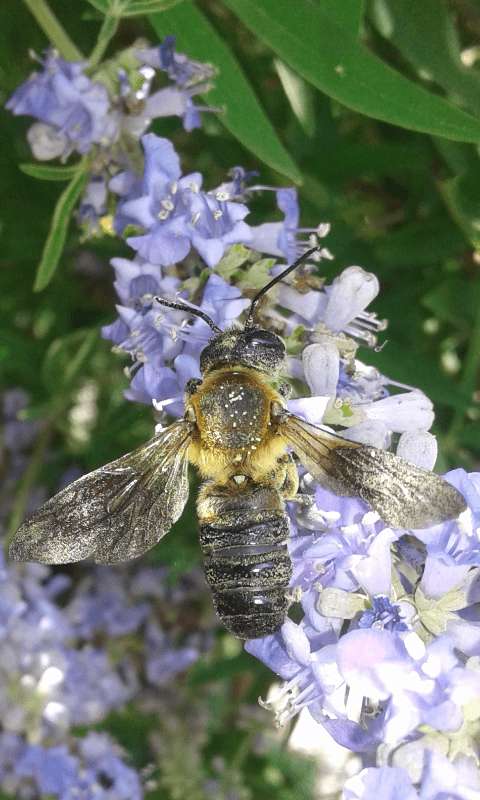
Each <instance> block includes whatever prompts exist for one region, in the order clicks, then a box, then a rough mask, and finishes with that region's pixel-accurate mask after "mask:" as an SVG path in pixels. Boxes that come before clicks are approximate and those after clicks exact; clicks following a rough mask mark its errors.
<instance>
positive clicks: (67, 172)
mask: <svg viewBox="0 0 480 800" xmlns="http://www.w3.org/2000/svg"><path fill="white" fill-rule="evenodd" d="M19 167H20V169H21V170H22V172H24V173H25V175H30V176H31V177H32V178H38V179H39V180H41V181H70V180H71V179H72V178H73V177H74V176H75V175H76V174H77V171H78V165H75V166H74V167H51V166H49V165H47V164H19Z"/></svg>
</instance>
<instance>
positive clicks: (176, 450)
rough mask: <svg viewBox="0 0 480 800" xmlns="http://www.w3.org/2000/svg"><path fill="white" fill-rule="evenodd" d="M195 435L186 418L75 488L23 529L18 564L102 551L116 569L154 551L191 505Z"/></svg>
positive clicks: (98, 556)
mask: <svg viewBox="0 0 480 800" xmlns="http://www.w3.org/2000/svg"><path fill="white" fill-rule="evenodd" d="M191 432H192V423H190V422H187V421H186V420H184V419H182V420H178V421H177V422H174V423H173V424H172V425H170V426H169V427H168V428H167V429H166V430H164V431H162V432H161V433H159V434H158V435H157V436H154V437H153V439H150V441H149V442H147V443H146V444H144V445H142V446H141V447H139V448H137V450H134V451H133V452H132V453H128V454H127V455H125V456H122V457H121V458H119V459H117V460H116V461H112V462H111V463H110V464H106V465H105V466H104V467H100V469H97V470H95V471H94V472H90V473H89V474H88V475H84V476H83V477H82V478H79V480H77V481H75V482H74V483H71V484H70V485H69V486H67V487H66V488H65V489H63V490H62V491H61V492H59V494H57V495H55V497H52V498H51V500H48V502H46V503H45V505H43V506H42V507H41V508H39V510H38V511H36V512H35V514H33V516H32V517H30V519H28V520H27V521H26V522H24V523H23V525H22V526H21V527H20V528H19V530H18V531H17V533H16V534H15V537H14V538H13V540H12V543H11V545H10V555H11V556H12V558H14V559H16V560H17V561H37V562H40V563H43V564H65V563H68V562H70V561H80V560H81V559H83V558H86V557H87V556H89V555H91V554H92V553H94V554H95V561H97V563H99V564H116V563H118V562H120V561H128V560H129V559H131V558H135V557H136V556H139V555H141V554H142V553H144V552H145V551H146V550H149V549H150V548H151V547H153V545H154V544H156V543H157V542H158V540H159V539H161V537H162V536H164V534H165V533H167V531H168V530H169V529H170V528H171V526H172V524H173V523H174V522H175V520H177V519H178V517H179V516H180V514H181V513H182V511H183V508H184V506H185V503H186V502H187V498H188V480H187V467H188V460H187V452H188V447H189V444H190V438H191Z"/></svg>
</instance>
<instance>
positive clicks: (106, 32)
mask: <svg viewBox="0 0 480 800" xmlns="http://www.w3.org/2000/svg"><path fill="white" fill-rule="evenodd" d="M119 22H120V19H119V17H115V16H113V15H112V14H107V15H106V16H105V18H104V20H103V22H102V26H101V28H100V31H99V34H98V39H97V43H96V45H95V47H94V48H93V50H92V52H91V54H90V57H89V59H88V67H89V69H90V70H91V69H92V67H96V66H97V64H98V62H99V61H100V59H101V58H102V56H103V54H104V52H105V50H106V49H107V47H108V44H109V42H110V40H111V39H112V37H113V36H115V33H116V31H117V28H118V23H119Z"/></svg>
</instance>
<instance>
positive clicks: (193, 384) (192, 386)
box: [185, 378, 202, 400]
mask: <svg viewBox="0 0 480 800" xmlns="http://www.w3.org/2000/svg"><path fill="white" fill-rule="evenodd" d="M201 384H202V380H201V378H190V380H188V381H187V382H186V384H185V399H187V400H188V399H190V397H193V395H194V394H195V392H196V391H197V389H198V387H199V386H201Z"/></svg>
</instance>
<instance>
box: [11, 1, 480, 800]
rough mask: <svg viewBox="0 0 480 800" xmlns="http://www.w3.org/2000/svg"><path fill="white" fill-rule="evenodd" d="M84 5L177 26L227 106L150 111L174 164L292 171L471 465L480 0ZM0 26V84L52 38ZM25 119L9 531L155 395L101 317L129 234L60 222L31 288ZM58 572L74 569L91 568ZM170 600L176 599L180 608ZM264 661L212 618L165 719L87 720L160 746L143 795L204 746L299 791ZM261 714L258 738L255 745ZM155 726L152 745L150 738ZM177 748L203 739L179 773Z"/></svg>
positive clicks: (87, 39) (201, 610) (180, 566)
mask: <svg viewBox="0 0 480 800" xmlns="http://www.w3.org/2000/svg"><path fill="white" fill-rule="evenodd" d="M91 3H92V4H91V5H88V4H87V3H86V2H82V3H65V2H63V1H62V0H52V2H51V4H50V5H51V8H52V10H53V12H54V13H55V14H56V15H57V17H58V19H59V20H60V21H61V23H62V25H63V26H64V28H65V30H66V31H67V32H68V34H69V36H70V38H71V39H72V40H73V41H74V42H75V43H76V45H77V47H79V49H80V50H81V51H82V53H83V54H84V55H87V54H88V53H90V52H91V50H92V49H93V48H94V46H95V43H96V39H97V35H98V31H99V28H100V24H101V21H102V18H103V16H104V15H103V13H102V11H107V12H108V13H109V14H110V15H113V16H115V15H118V17H119V18H120V17H122V18H121V19H119V25H118V29H117V31H116V34H115V36H114V38H113V40H112V41H111V43H110V45H109V49H108V51H107V55H108V54H110V53H113V52H115V51H116V50H118V49H121V48H124V47H127V46H129V45H131V44H132V42H133V41H134V40H135V39H137V38H138V37H145V38H147V39H148V40H149V41H150V43H151V44H154V43H155V42H156V41H159V40H162V39H163V38H164V37H165V36H166V35H169V34H175V35H176V36H177V50H178V51H179V52H186V53H188V55H189V57H191V58H195V59H197V60H199V61H206V60H208V61H211V62H212V63H214V64H215V65H216V66H218V68H219V69H220V73H219V76H218V78H217V80H216V88H215V89H214V90H213V91H212V92H210V94H209V95H208V98H207V101H208V103H209V104H212V105H219V106H225V107H226V113H225V114H224V115H223V116H218V117H215V116H213V115H204V117H203V127H202V128H201V129H199V130H195V131H194V132H193V133H190V134H186V133H185V132H184V131H183V130H182V129H181V126H180V123H179V122H178V121H177V120H168V121H164V120H163V121H159V120H157V121H156V122H155V123H154V124H153V126H152V130H153V131H154V132H155V133H158V134H160V135H164V136H168V137H169V138H171V140H172V141H173V143H174V145H175V148H176V149H177V151H178V152H179V153H180V154H181V158H182V166H183V170H184V172H185V173H188V172H190V171H193V170H200V171H201V172H202V173H203V174H204V175H205V176H206V177H205V183H206V185H207V186H208V187H212V186H215V185H217V184H219V183H220V182H221V181H222V180H223V179H224V177H225V173H226V171H227V170H228V169H229V168H230V167H231V166H232V165H235V164H242V165H243V166H244V167H245V168H246V169H254V170H257V171H258V172H259V173H260V178H259V181H260V182H262V183H265V184H270V185H278V186H289V185H292V184H296V185H297V186H298V188H299V195H300V204H301V208H302V210H303V219H302V222H303V224H304V225H305V226H310V225H312V226H315V225H316V224H318V222H320V221H328V222H331V224H332V231H331V234H330V235H329V237H328V240H327V241H326V245H327V246H328V247H329V249H330V250H331V251H332V253H333V254H334V256H335V260H334V261H333V262H323V263H322V265H321V266H322V274H324V275H325V276H326V278H327V280H328V281H330V280H331V279H332V278H333V277H334V276H335V275H336V274H338V273H339V272H340V270H341V269H343V268H344V267H345V266H348V265H350V264H360V265H361V266H363V267H364V268H365V269H367V270H371V271H372V272H374V273H375V274H376V275H377V276H378V277H379V279H380V281H381V286H382V291H381V294H380V297H379V298H378V300H377V301H376V303H375V305H374V309H375V310H376V311H377V313H378V315H379V316H380V317H386V318H387V319H388V320H389V328H388V335H387V338H388V344H387V345H386V347H385V348H384V349H383V350H382V351H381V352H379V353H374V352H366V353H365V352H364V353H363V359H364V360H365V361H368V362H370V363H372V364H374V365H375V366H377V367H378V368H379V369H380V370H381V371H382V372H384V373H386V374H387V375H389V376H390V377H391V378H393V379H395V380H397V381H402V382H405V383H407V384H411V385H414V386H419V387H420V388H421V389H423V391H424V392H425V393H426V394H427V395H428V396H429V397H430V398H431V399H432V400H433V402H434V404H435V407H436V428H435V433H437V435H438V437H439V442H440V457H439V462H438V468H439V471H444V470H445V469H448V468H451V467H452V466H458V465H461V466H465V467H466V468H468V469H478V466H477V464H478V461H477V459H478V450H479V447H480V422H479V407H478V400H479V398H480V395H479V394H478V391H479V387H478V360H479V349H480V313H479V308H480V303H479V301H480V283H479V276H478V265H479V263H480V255H479V253H478V249H479V246H480V160H479V150H478V142H479V140H480V71H479V69H480V68H479V65H478V63H477V61H476V58H477V56H478V55H479V54H480V3H479V2H478V0H467V1H464V0H462V1H460V0H458V2H457V1H456V0H452V1H451V2H443V1H442V0H422V3H421V4H419V3H418V2H415V1H414V0H372V1H371V2H367V3H364V2H363V0H318V1H317V2H307V0H296V1H295V3H291V2H289V0H275V2H273V0H224V1H223V2H217V1H216V0H198V2H196V3H193V2H192V0H183V1H182V2H180V3H178V4H177V5H174V6H172V7H170V8H169V9H167V10H165V11H162V3H161V2H156V1H155V0H145V2H143V0H138V2H135V1H133V2H130V3H128V0H125V2H119V3H115V4H109V3H108V2H107V0H91ZM132 12H135V13H132ZM123 14H125V16H123ZM0 25H1V30H2V32H3V36H2V37H1V38H0V68H1V71H2V76H1V80H2V85H1V92H2V101H3V102H5V101H6V100H7V98H8V97H9V96H10V94H11V93H12V92H13V91H14V89H15V88H16V87H17V86H18V85H19V84H20V83H22V82H23V81H24V80H25V79H26V77H27V75H28V73H29V72H30V71H31V69H32V64H31V61H30V59H29V50H32V49H33V50H35V51H36V52H38V53H41V52H42V51H43V50H44V49H45V48H46V47H47V46H48V44H49V42H48V40H47V38H46V36H45V33H44V32H43V31H42V29H41V27H40V26H39V25H38V24H37V22H36V21H35V19H34V18H33V16H32V14H31V12H30V11H29V9H28V8H27V6H24V5H21V4H19V3H18V2H17V0H4V1H3V3H2V4H1V7H0ZM467 64H468V65H467ZM29 125H30V120H29V119H27V118H24V117H13V116H11V115H10V114H8V113H6V112H4V113H2V114H1V118H0V136H1V147H0V175H1V178H0V180H1V181H2V184H3V186H2V196H3V198H4V202H3V204H2V210H1V225H2V231H1V233H2V238H1V243H2V247H1V258H2V269H1V273H0V363H1V367H2V372H1V375H2V377H1V387H2V389H5V388H7V387H16V386H21V387H24V388H25V389H26V391H27V392H28V395H29V397H30V405H29V408H28V410H27V411H26V412H25V413H24V418H29V419H36V418H40V419H42V420H44V424H43V427H42V430H41V433H40V435H39V437H38V438H37V440H36V443H35V444H34V446H33V449H32V453H31V460H30V466H29V468H28V470H27V472H26V473H25V474H24V476H23V478H21V479H20V480H19V481H18V482H17V483H16V485H15V486H14V487H9V494H8V496H4V497H3V502H4V504H5V508H6V509H7V510H11V512H12V513H11V517H10V523H9V527H8V529H7V530H6V531H5V535H6V537H7V538H8V537H9V536H10V535H11V533H13V531H14V530H15V529H16V527H17V526H18V524H19V523H20V521H21V519H22V517H23V514H24V510H25V508H26V507H28V503H29V497H30V495H31V492H32V489H33V487H34V486H35V485H36V484H39V485H41V486H44V487H47V489H48V491H49V492H53V491H54V490H55V486H56V485H57V483H58V480H59V479H60V476H61V475H62V473H63V471H64V470H65V468H66V467H67V466H68V465H71V464H72V463H75V464H77V465H79V466H80V467H81V468H82V469H84V470H90V469H93V468H95V467H96V466H99V465H101V464H103V463H105V462H106V461H109V460H112V459H114V458H116V457H118V456H119V455H121V454H123V453H125V452H127V451H129V450H131V449H133V448H134V447H135V446H137V445H138V444H140V443H141V442H142V441H144V440H146V439H147V438H149V437H150V435H151V432H152V414H151V411H150V409H148V408H146V407H143V406H136V405H134V404H131V403H127V402H126V401H124V399H123V394H122V393H123V390H124V389H125V388H126V387H127V385H128V381H127V378H126V377H125V376H124V375H123V372H122V369H123V367H124V366H125V364H126V361H125V360H124V358H123V357H120V356H118V355H116V354H113V353H112V352H111V349H110V343H108V342H105V341H102V340H101V338H100V335H99V331H100V327H101V325H103V324H108V323H110V322H112V321H113V319H114V316H115V312H114V303H115V295H114V291H113V287H112V278H113V270H112V269H111V267H110V266H109V263H108V262H109V259H110V258H111V257H113V256H116V255H123V254H125V255H127V254H128V255H129V254H130V253H131V251H130V250H129V249H128V248H127V247H126V246H125V245H124V244H123V243H122V242H120V241H119V240H117V239H115V238H113V237H108V236H104V237H103V238H94V239H92V238H90V239H81V238H79V233H78V229H77V228H76V226H75V222H74V221H72V223H71V224H70V227H69V228H68V236H67V240H66V246H65V249H64V251H63V255H62V257H61V260H60V264H59V268H58V270H57V271H56V273H55V275H54V277H53V279H52V280H51V282H50V283H49V284H48V285H47V286H46V288H44V289H43V290H42V291H39V292H34V291H33V286H34V283H35V276H36V270H37V267H38V263H39V261H40V256H41V253H42V248H43V245H44V242H45V239H46V237H47V235H48V231H49V228H50V224H51V219H52V214H53V211H54V208H55V203H56V200H57V198H58V196H59V194H60V192H61V191H62V190H63V188H64V184H63V183H58V182H55V181H39V180H37V179H36V178H34V177H31V176H29V175H27V174H25V173H24V172H22V171H20V170H19V167H18V164H19V163H27V162H31V161H32V157H31V155H30V152H29V149H28V145H27V143H26V140H25V132H26V130H27V128H28V126H29ZM266 202H267V200H265V198H262V199H261V200H257V201H256V203H257V206H256V209H255V208H254V209H253V211H252V214H251V216H250V217H249V221H250V222H252V223H258V222H264V221H265V220H266V219H268V218H269V215H270V218H272V219H273V218H275V210H274V208H273V206H272V207H270V206H265V203H266ZM85 387H90V389H91V388H92V387H93V389H94V391H93V395H92V396H93V397H94V400H93V406H92V408H91V410H90V414H89V415H87V416H86V417H85V415H84V417H83V418H82V419H81V421H80V422H79V418H78V414H77V415H75V413H72V409H75V408H77V407H78V406H79V405H81V402H82V396H83V395H82V391H84V390H85ZM3 456H4V458H3V465H4V467H5V470H6V474H7V476H8V470H9V463H8V457H6V454H5V452H4V453H3ZM10 490H11V491H10ZM4 495H5V492H4ZM186 515H187V516H184V517H183V518H182V520H181V521H180V522H179V523H177V524H176V525H175V526H174V530H172V532H171V533H170V535H169V536H168V537H167V538H166V539H165V540H164V541H163V542H162V544H161V545H160V546H159V547H157V548H156V549H155V550H154V551H153V553H152V554H149V555H148V556H147V557H145V561H146V563H148V564H166V565H167V566H168V568H169V578H168V580H169V581H170V582H172V583H173V582H175V581H176V580H178V579H179V577H180V576H182V575H184V573H185V572H187V571H188V570H190V569H192V568H194V567H195V565H196V564H198V563H199V560H200V552H199V548H198V544H197V541H196V521H195V515H194V506H193V502H192V503H190V504H189V506H188V508H187V512H186ZM69 569H70V571H71V574H72V575H73V576H74V577H75V576H78V575H79V570H80V571H81V570H82V569H86V567H82V566H74V567H71V568H69ZM62 570H64V571H65V568H62ZM163 613H164V616H166V617H168V614H174V615H176V617H178V616H179V615H182V614H184V609H182V608H180V607H178V608H177V607H174V608H172V609H167V610H166V611H164V612H163ZM195 613H196V614H197V617H198V619H200V622H198V619H197V620H196V621H194V622H192V620H191V619H190V616H192V614H191V613H190V612H189V613H188V614H186V615H185V616H184V618H183V621H182V622H181V624H182V625H183V626H184V628H185V630H187V629H188V626H189V625H192V624H193V625H200V627H201V626H202V624H203V623H202V620H203V619H205V618H207V617H208V615H209V614H211V611H210V610H209V599H208V595H207V594H205V595H204V596H203V595H202V596H201V597H200V599H199V601H198V608H196V609H195ZM116 646H117V647H119V646H120V645H119V644H118V642H117V643H116ZM121 646H122V647H134V644H132V643H124V644H122V645H121ZM269 680H270V678H269V674H268V673H267V670H266V669H265V670H264V669H263V668H262V666H261V665H260V664H258V663H256V662H255V663H253V659H251V658H249V657H248V656H247V655H245V654H243V653H242V652H241V651H240V646H239V645H238V643H237V642H235V641H233V640H232V639H231V638H230V637H228V635H227V634H226V632H225V631H223V630H220V629H219V630H218V631H217V633H216V638H215V644H214V646H213V649H212V650H211V651H210V652H208V653H206V654H205V656H204V657H203V658H202V660H201V661H200V662H198V663H197V664H196V665H195V667H194V668H193V669H192V670H191V671H190V673H189V674H188V675H186V676H185V675H182V677H181V678H179V679H178V681H177V686H176V688H175V691H178V692H180V695H178V696H179V697H180V696H181V698H182V701H181V702H180V701H179V706H178V707H177V708H176V710H175V712H174V711H173V710H172V714H171V717H169V716H168V714H167V715H166V716H165V718H164V719H163V720H159V718H158V716H155V715H149V714H147V713H142V714H140V713H139V712H138V709H136V708H135V707H134V705H133V704H132V706H131V707H129V708H127V709H126V710H125V711H119V712H116V713H115V714H114V715H112V716H111V717H109V718H107V719H106V720H105V721H104V722H103V723H102V724H100V725H99V729H101V730H108V731H110V732H111V733H112V734H113V735H114V736H115V737H116V738H117V740H118V741H120V742H121V743H122V744H123V745H124V746H125V748H126V750H127V752H128V754H129V758H130V763H132V764H133V765H134V766H135V767H137V768H139V769H141V768H143V767H145V765H146V764H148V763H150V762H152V761H153V762H154V763H155V769H156V770H157V772H156V774H157V775H158V780H159V781H160V784H159V785H160V787H161V788H157V789H152V790H151V791H150V792H149V793H148V794H147V796H148V797H152V798H155V797H165V796H169V793H170V796H171V797H179V798H181V797H187V796H189V797H190V798H193V797H197V796H198V797H203V796H204V795H203V794H202V792H203V791H204V789H202V788H201V787H202V783H201V780H200V777H201V778H202V779H203V778H204V777H206V776H212V775H213V774H214V770H213V767H212V764H214V763H217V765H218V764H219V763H221V765H222V766H221V769H220V772H221V773H222V776H223V777H222V780H223V781H224V784H223V785H224V786H229V785H233V782H235V781H238V786H239V787H243V789H241V788H239V789H238V791H239V792H241V791H244V792H246V794H245V796H248V792H253V796H255V798H269V797H272V798H273V797H275V798H284V799H285V800H287V798H292V800H293V799H294V798H295V800H298V798H299V797H310V796H313V795H312V792H313V788H312V786H313V783H312V781H313V767H310V766H309V767H308V768H306V767H305V766H304V765H301V764H300V763H299V762H298V760H297V758H296V757H294V756H293V755H292V754H291V753H288V752H287V749H286V741H287V737H286V736H285V735H284V736H283V737H280V738H276V737H275V736H274V735H273V733H271V732H270V727H271V720H270V719H269V717H268V714H267V713H266V712H265V714H264V713H261V712H260V711H259V710H258V709H256V707H255V703H256V698H257V696H258V695H259V694H260V695H265V693H266V691H267V688H268V685H269ZM172 691H173V690H172ZM185 709H188V711H187V710H185ZM192 709H194V712H193V711H192ZM192 713H195V715H196V716H195V719H196V722H195V724H191V720H190V722H188V720H189V716H188V715H189V714H192ZM202 714H203V716H202ZM199 719H201V720H202V723H201V724H200V723H199V721H198V720H199ZM260 732H262V733H263V737H264V742H266V744H265V746H264V747H263V749H262V748H258V747H256V746H255V742H256V741H257V738H258V736H259V735H260ZM227 733H228V735H226V734H227ZM152 734H153V738H152ZM155 736H157V737H160V738H161V739H162V741H163V742H164V745H162V746H163V750H162V747H157V748H155V747H153V748H152V746H151V743H152V742H153V741H155ZM256 737H257V738H256ZM148 742H150V744H149V743H148ZM165 743H166V744H165ZM185 752H187V753H189V754H193V753H195V754H196V757H197V761H195V758H193V755H192V756H191V761H192V764H194V765H196V767H195V769H193V768H192V775H189V776H187V775H185V773H184V770H185V763H184V762H185ZM162 754H163V755H162ZM215 759H217V760H218V759H220V761H215ZM169 770H170V772H171V774H170V772H169ZM175 770H176V771H177V772H175ZM212 770H213V772H212ZM182 771H183V778H184V782H183V783H182V781H181V780H180V781H179V782H178V781H177V783H176V782H175V780H176V779H174V778H173V777H172V776H173V775H175V774H177V773H178V772H180V773H182ZM196 776H197V777H196ZM235 776H236V777H235ZM187 777H188V780H187ZM162 781H163V783H162ZM188 781H190V783H189V782H188ZM177 784H178V785H177ZM218 796H219V797H220V796H222V795H218ZM239 796H241V794H240V795H239Z"/></svg>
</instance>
